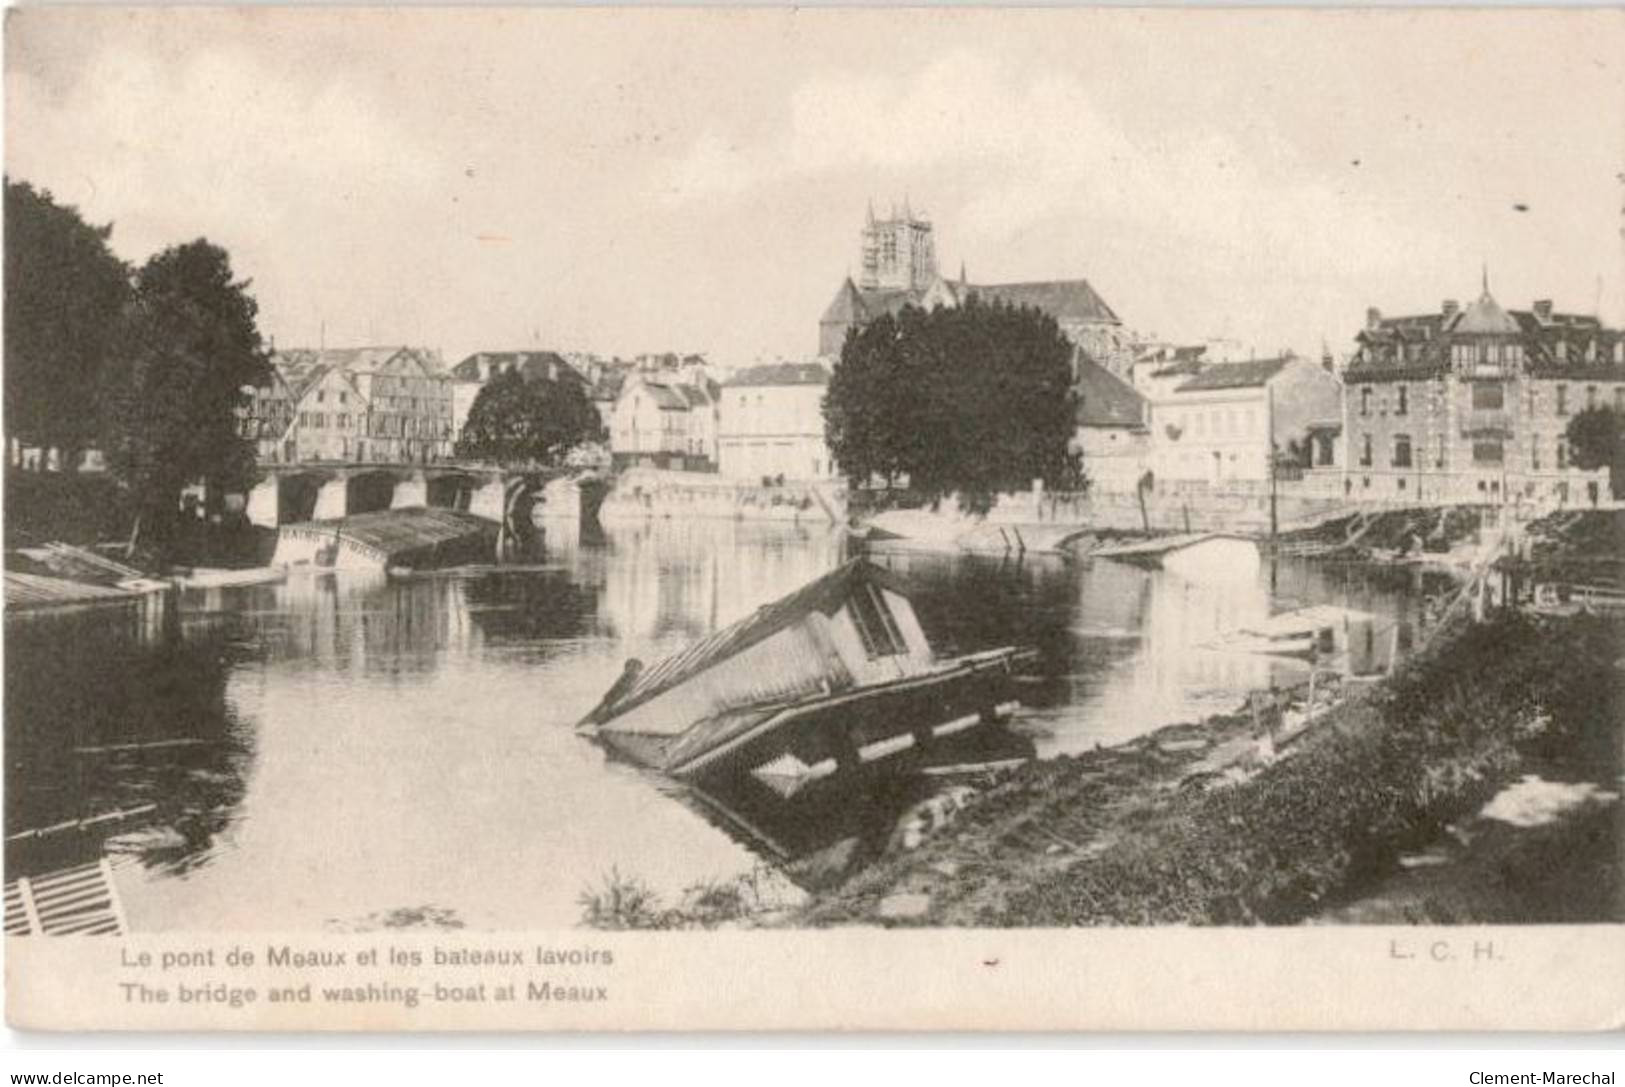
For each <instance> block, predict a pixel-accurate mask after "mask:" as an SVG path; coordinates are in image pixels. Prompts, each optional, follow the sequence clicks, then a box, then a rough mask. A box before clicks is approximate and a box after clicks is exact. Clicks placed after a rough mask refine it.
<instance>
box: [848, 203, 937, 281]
mask: <svg viewBox="0 0 1625 1087" xmlns="http://www.w3.org/2000/svg"><path fill="white" fill-rule="evenodd" d="M936 278H937V249H936V243H935V241H934V240H933V238H932V236H931V224H930V222H928V221H927V220H925V219H916V218H915V217H914V213H913V211H912V210H911V209H910V208H909V205H908V201H907V200H904V201H903V210H902V212H901V214H899V213H898V210H897V208H896V207H895V206H893V208H892V212H891V216H890V217H889V218H886V219H876V218H875V207H874V204H873V203H871V204H870V205H869V214H868V218H867V220H866V221H865V223H864V226H863V263H862V272H861V273H860V278H859V279H858V286H859V287H860V288H862V289H863V290H866V291H872V290H905V291H921V290H924V289H925V288H927V287H929V286H930V285H931V284H932V283H933V282H934V281H935V280H936Z"/></svg>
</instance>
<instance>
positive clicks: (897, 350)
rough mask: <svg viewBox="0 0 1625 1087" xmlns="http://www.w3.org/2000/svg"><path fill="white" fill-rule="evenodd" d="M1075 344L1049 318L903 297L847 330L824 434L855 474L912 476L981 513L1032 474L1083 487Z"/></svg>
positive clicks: (862, 479)
mask: <svg viewBox="0 0 1625 1087" xmlns="http://www.w3.org/2000/svg"><path fill="white" fill-rule="evenodd" d="M1076 407H1077V401H1076V395H1075V393H1074V392H1073V389H1072V345H1071V344H1070V343H1069V342H1068V341H1067V339H1066V337H1065V336H1063V335H1062V334H1061V331H1060V328H1059V326H1058V325H1057V324H1056V323H1055V320H1054V318H1052V317H1049V316H1048V315H1046V314H1044V313H1042V312H1040V311H1038V310H1036V309H1032V308H1029V307H1022V308H1019V309H1017V308H1015V307H1012V306H1010V305H1008V304H1005V303H1002V302H995V303H993V304H987V303H984V302H982V301H981V300H980V299H979V298H978V297H977V296H975V295H974V294H973V295H972V296H971V297H970V298H969V299H968V300H967V301H966V303H965V304H964V305H963V306H959V307H955V308H948V307H937V308H936V309H933V310H932V311H930V312H929V313H927V312H925V311H923V310H920V309H918V308H915V307H908V308H905V309H904V310H903V311H902V313H901V314H899V315H898V316H897V317H896V318H895V319H893V318H891V317H881V318H879V319H878V320H876V321H874V322H872V323H871V324H869V325H868V326H867V327H865V328H864V329H862V330H861V331H859V332H856V333H853V334H851V335H849V336H848V337H847V341H846V345H845V347H844V348H843V350H842V352H841V362H840V365H839V366H838V367H837V368H836V371H835V375H834V377H833V378H832V379H831V381H830V387H829V391H828V393H827V394H826V395H825V398H824V420H825V434H826V440H827V441H828V442H829V445H830V450H831V452H832V453H833V454H834V455H835V459H836V463H838V464H839V465H840V466H841V470H842V471H843V472H844V473H845V474H846V476H847V477H848V479H849V480H851V481H852V483H853V484H854V485H862V484H864V483H866V482H867V481H868V480H869V479H870V478H871V477H873V476H876V475H879V476H881V477H884V478H885V479H887V480H888V482H890V481H891V480H893V479H895V478H896V477H897V476H900V475H906V476H907V477H908V481H909V486H910V488H911V489H913V490H914V491H916V492H918V493H920V494H921V495H923V496H924V497H926V498H927V499H930V500H933V501H934V500H938V499H940V498H942V497H943V496H945V495H948V494H958V496H959V500H960V504H961V506H962V507H964V508H966V509H970V510H976V511H979V512H985V511H986V510H987V509H988V508H990V507H991V505H992V502H993V500H994V497H995V496H996V495H998V494H1000V493H1001V492H1010V491H1018V490H1025V489H1026V488H1027V487H1029V486H1031V484H1032V481H1033V480H1034V479H1042V480H1043V481H1044V483H1045V484H1046V485H1047V486H1051V487H1060V488H1067V489H1070V488H1074V487H1077V486H1078V485H1079V484H1080V482H1081V479H1082V475H1081V466H1080V458H1079V455H1078V454H1077V453H1076V452H1074V451H1073V450H1072V449H1071V441H1072V437H1073V433H1074V430H1075V425H1076V424H1075V418H1076Z"/></svg>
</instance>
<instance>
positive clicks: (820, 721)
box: [598, 648, 1032, 799]
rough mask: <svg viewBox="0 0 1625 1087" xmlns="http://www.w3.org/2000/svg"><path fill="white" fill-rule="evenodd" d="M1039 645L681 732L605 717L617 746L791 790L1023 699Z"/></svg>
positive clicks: (671, 767)
mask: <svg viewBox="0 0 1625 1087" xmlns="http://www.w3.org/2000/svg"><path fill="white" fill-rule="evenodd" d="M1031 656H1032V654H1031V652H1030V651H1022V650H1017V649H1013V648H1006V649H997V650H992V651H990V652H986V653H978V654H975V655H972V656H968V657H960V658H957V659H954V660H951V661H945V662H943V665H942V666H941V667H940V668H936V669H933V670H932V671H930V672H927V673H924V674H920V675H914V676H909V677H905V678H901V679H897V680H893V681H890V682H886V683H879V684H871V685H868V686H864V687H860V688H856V689H853V690H848V691H843V692H838V693H833V694H829V695H824V696H820V697H815V698H809V699H804V700H801V701H799V702H794V703H788V704H784V705H779V706H766V707H755V708H754V713H752V714H750V715H743V714H733V715H723V716H719V717H718V718H714V719H712V720H708V721H701V722H697V723H696V724H695V725H694V726H693V727H692V728H690V729H688V730H686V731H684V732H682V733H679V734H678V735H677V736H675V737H664V736H652V735H649V734H644V733H636V732H628V731H621V730H617V729H615V728H613V727H605V728H602V729H600V730H599V732H598V737H599V739H600V740H601V741H602V742H603V743H604V744H606V745H607V746H608V747H610V748H611V749H612V750H614V751H616V752H618V753H620V754H622V755H624V756H626V757H627V758H629V759H631V760H633V761H635V762H638V763H641V764H643V765H645V766H649V767H652V768H654V769H657V770H660V771H662V772H663V773H666V774H668V775H670V776H672V777H675V778H678V779H680V780H686V781H692V782H695V783H711V782H716V781H724V780H726V781H737V780H741V779H754V780H755V781H756V782H757V783H758V784H759V785H761V786H764V787H766V788H767V789H769V790H771V791H772V792H774V793H777V794H778V795H779V796H781V797H784V798H785V799H789V798H790V797H793V796H795V795H797V794H800V793H802V792H804V791H806V790H808V789H809V788H812V787H815V786H818V785H820V783H822V782H826V781H835V780H844V779H846V778H849V777H850V776H852V774H854V773H857V772H861V771H863V770H865V769H867V768H871V767H877V766H881V765H884V764H886V763H889V762H891V761H893V760H896V759H897V758H898V757H899V756H902V755H903V754H904V753H905V752H910V751H914V752H918V751H919V750H921V749H923V748H925V747H927V746H929V745H931V744H933V743H935V742H936V741H937V740H939V739H942V738H945V737H948V736H952V735H955V734H958V733H960V732H962V731H964V730H966V729H969V728H972V727H975V726H976V725H977V724H979V723H982V722H991V721H995V720H999V719H1001V718H1003V717H1007V716H1008V715H1009V714H1010V713H1011V712H1012V711H1013V710H1014V708H1015V706H1016V705H1017V700H1016V694H1015V683H1014V674H1015V672H1016V670H1017V668H1018V667H1019V666H1020V665H1022V664H1023V663H1025V662H1027V661H1028V660H1030V659H1031Z"/></svg>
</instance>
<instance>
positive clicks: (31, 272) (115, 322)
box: [4, 178, 130, 464]
mask: <svg viewBox="0 0 1625 1087" xmlns="http://www.w3.org/2000/svg"><path fill="white" fill-rule="evenodd" d="M5 190H6V191H5V230H6V243H5V250H6V257H5V261H6V264H5V283H6V291H5V296H6V297H5V395H4V402H5V428H6V434H7V436H8V437H13V438H18V439H21V440H22V441H23V442H25V443H27V444H30V445H38V446H42V447H47V448H56V449H58V450H61V451H62V453H63V455H64V457H63V459H64V463H65V464H71V463H72V461H73V459H74V458H75V455H76V454H77V453H78V452H79V451H80V450H82V449H84V448H86V447H87V446H88V445H89V444H90V443H91V442H92V441H93V440H94V438H95V427H96V412H95V410H94V405H95V403H96V396H97V392H98V384H99V382H100V380H101V376H102V372H103V370H104V368H105V367H106V365H107V361H108V358H109V357H110V354H111V352H112V350H113V347H114V344H115V338H116V336H117V335H118V330H119V321H120V315H121V313H122V312H123V310H124V307H125V306H126V304H127V303H128V301H129V297H130V270H129V268H127V267H126V266H125V264H124V262H123V261H121V260H119V259H118V258H117V257H115V256H114V255H113V253H112V250H110V249H109V248H108V245H107V239H108V236H109V235H110V234H111V232H112V227H111V226H91V225H90V224H88V223H86V222H85V221H84V219H82V218H81V217H80V215H79V212H78V211H76V210H75V209H73V208H71V207H66V206H63V205H61V204H58V203H57V202H56V201H55V200H54V199H52V197H51V194H50V193H49V192H45V191H41V190H38V189H35V188H34V187H33V186H31V185H29V184H28V183H27V182H24V181H12V180H11V179H10V178H7V179H6V182H5Z"/></svg>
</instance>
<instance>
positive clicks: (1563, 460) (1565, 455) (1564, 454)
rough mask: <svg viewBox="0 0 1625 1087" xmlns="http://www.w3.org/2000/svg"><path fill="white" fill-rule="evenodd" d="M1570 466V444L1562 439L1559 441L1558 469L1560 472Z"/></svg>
mask: <svg viewBox="0 0 1625 1087" xmlns="http://www.w3.org/2000/svg"><path fill="white" fill-rule="evenodd" d="M1568 466H1569V443H1568V442H1566V441H1564V440H1563V439H1562V438H1559V439H1557V467H1558V470H1559V471H1562V470H1563V469H1564V468H1567V467H1568Z"/></svg>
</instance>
